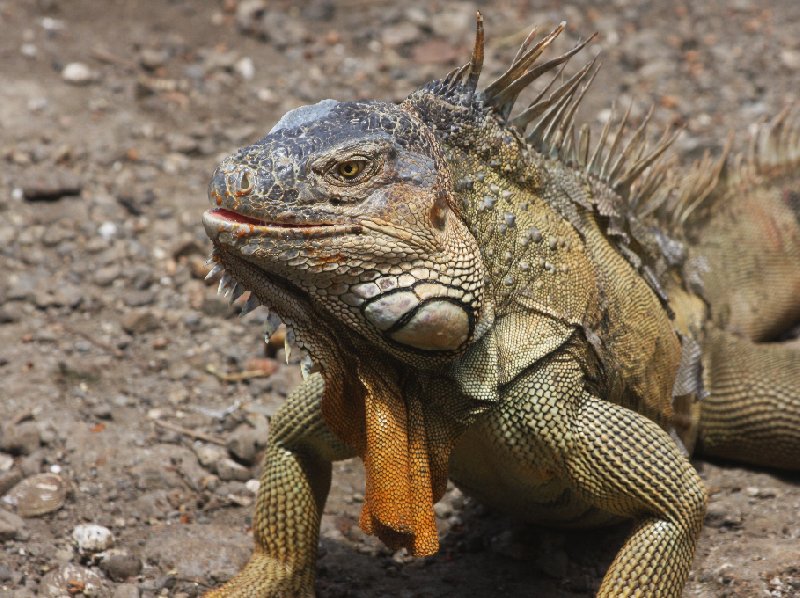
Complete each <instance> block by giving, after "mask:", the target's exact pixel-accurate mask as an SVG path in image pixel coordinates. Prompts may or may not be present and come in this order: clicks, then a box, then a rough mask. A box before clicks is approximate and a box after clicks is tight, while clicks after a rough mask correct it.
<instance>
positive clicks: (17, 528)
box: [0, 509, 25, 542]
mask: <svg viewBox="0 0 800 598" xmlns="http://www.w3.org/2000/svg"><path fill="white" fill-rule="evenodd" d="M24 527H25V522H24V521H23V520H22V517H20V516H19V515H15V514H14V513H12V512H11V511H6V510H5V509H0V542H5V541H6V540H13V539H14V538H16V537H17V536H19V534H20V532H21V531H22V530H23V528H24Z"/></svg>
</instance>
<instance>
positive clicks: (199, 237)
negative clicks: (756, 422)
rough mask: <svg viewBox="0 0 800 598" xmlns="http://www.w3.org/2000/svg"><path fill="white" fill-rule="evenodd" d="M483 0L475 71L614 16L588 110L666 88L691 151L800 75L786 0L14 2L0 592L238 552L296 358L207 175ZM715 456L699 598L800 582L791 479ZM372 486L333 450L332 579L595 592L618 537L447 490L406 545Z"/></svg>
mask: <svg viewBox="0 0 800 598" xmlns="http://www.w3.org/2000/svg"><path fill="white" fill-rule="evenodd" d="M476 7H478V8H480V9H481V11H482V12H483V14H484V16H485V21H486V34H487V36H486V42H487V56H486V67H485V69H484V82H488V81H490V80H491V77H492V76H493V75H496V74H498V73H499V72H501V71H502V70H503V68H504V67H505V66H507V65H508V64H509V63H510V60H511V58H512V57H513V55H514V53H515V52H516V48H517V47H518V45H519V44H520V43H521V42H522V40H523V39H524V38H525V36H526V35H527V33H528V32H529V30H530V28H531V26H533V25H537V26H539V27H540V31H542V32H545V31H547V30H549V29H550V28H551V27H553V26H554V25H555V24H557V23H558V22H559V21H561V20H566V21H567V22H568V28H567V31H566V32H565V34H564V35H563V36H562V39H561V40H559V42H558V43H557V44H555V46H556V47H555V48H554V50H553V51H554V52H556V51H562V50H564V49H566V48H567V47H569V46H570V45H572V44H573V43H575V41H576V40H577V39H578V38H579V37H585V36H588V35H589V34H591V33H593V32H595V31H597V32H598V33H599V36H598V39H597V41H596V42H595V43H594V44H592V46H590V47H589V48H588V49H587V50H585V51H584V52H583V55H584V58H583V59H581V58H580V57H578V58H576V59H575V61H574V63H575V64H574V65H573V67H572V70H575V69H577V68H578V67H579V66H580V65H581V64H582V63H583V60H587V59H588V58H589V57H591V56H593V55H594V54H596V53H598V52H601V53H602V61H603V68H602V71H601V74H600V76H599V77H598V79H597V81H596V82H595V85H594V91H593V92H592V93H590V94H589V97H588V98H587V99H586V101H585V102H584V106H583V108H582V117H581V118H582V119H583V120H584V121H586V122H589V123H590V124H591V125H592V126H593V127H596V128H599V127H600V126H602V124H603V122H605V121H606V120H608V118H609V116H610V110H609V108H610V106H611V103H612V102H613V101H616V102H617V104H618V105H619V106H621V107H623V108H626V107H627V106H628V105H631V106H632V114H633V119H634V121H635V120H637V119H639V118H641V116H642V115H643V114H645V113H646V111H647V110H648V109H649V107H650V106H651V105H655V107H656V113H655V117H654V124H655V126H654V127H653V128H652V134H653V136H656V135H657V134H658V132H659V130H660V129H661V128H663V127H668V126H681V127H684V129H685V131H684V133H683V135H682V136H681V138H680V139H679V140H678V142H677V143H676V146H675V147H676V150H677V151H676V153H677V154H679V155H680V156H681V157H682V159H683V160H691V159H694V158H697V157H699V156H701V155H702V154H703V153H704V152H705V151H710V152H712V153H713V152H716V151H718V150H719V148H720V146H721V144H722V141H723V140H724V138H725V135H726V134H727V132H728V131H731V130H732V131H734V133H735V134H736V136H737V138H738V140H739V142H740V147H741V142H742V140H743V139H744V138H745V136H746V134H747V131H748V127H749V124H750V123H754V122H758V121H761V120H764V119H767V118H770V117H772V116H774V115H776V114H777V113H778V112H779V111H780V110H781V109H782V108H783V107H785V106H786V105H787V104H789V103H791V102H793V101H796V100H797V96H798V92H799V91H800V3H798V2H797V0H772V1H760V2H759V1H756V0H731V1H725V2H723V1H714V0H711V1H705V2H688V1H687V2H682V1H669V2H667V1H651V2H648V1H645V0H640V1H637V0H613V1H611V2H589V1H574V2H570V3H563V2H556V1H555V0H538V1H506V2H502V1H497V2H478V3H469V2H455V1H453V2H450V1H433V2H426V1H422V0H406V1H404V2H373V1H368V0H342V1H340V2H334V1H323V0H319V1H313V0H308V1H301V2H290V1H282V0H273V1H267V0H218V1H210V0H209V1H202V2H201V1H190V0H170V1H156V0H140V1H134V0H130V1H121V0H106V1H103V2H97V1H90V0H71V1H70V0H37V1H34V0H0V266H1V268H0V272H1V273H0V597H2V598H5V597H9V598H10V597H13V598H27V597H30V596H65V595H78V596H80V595H87V596H89V595H91V596H113V597H116V598H133V597H137V596H142V597H150V596H164V595H166V596H195V595H197V594H198V593H199V592H201V591H202V590H203V589H204V588H205V587H207V585H208V584H213V583H217V582H220V581H224V580H225V579H227V578H229V577H230V576H231V575H232V574H233V572H234V571H235V570H237V569H238V568H239V567H240V566H241V565H242V563H243V562H244V561H245V559H246V558H247V555H248V554H249V551H250V549H251V539H250V537H249V531H250V528H249V524H250V523H251V515H252V513H251V512H252V507H253V502H254V492H255V490H256V488H257V481H256V480H257V479H258V474H259V461H260V456H261V452H262V450H263V447H264V442H265V440H266V438H267V435H268V430H269V419H270V417H271V415H272V414H273V413H274V412H275V410H276V409H277V408H278V407H279V406H280V404H281V402H282V401H283V399H284V398H285V396H286V393H287V391H288V390H290V389H291V388H292V387H293V386H294V385H295V384H297V383H298V382H299V380H300V374H299V368H298V367H297V365H296V364H295V363H292V364H290V365H288V366H287V365H285V360H284V357H285V355H284V349H283V343H282V340H281V338H280V334H279V335H277V338H275V339H274V341H273V342H272V343H270V344H269V345H265V344H264V342H263V338H262V332H261V330H262V324H263V320H264V319H265V317H266V314H265V313H263V311H257V312H255V313H252V314H250V315H248V316H246V317H245V318H242V319H240V318H238V317H237V315H238V313H239V311H240V310H239V307H238V306H237V305H234V306H229V305H228V302H227V301H226V300H225V299H224V298H222V297H217V295H216V287H215V285H211V284H207V283H205V282H204V281H203V278H204V276H205V274H206V272H207V266H206V265H205V263H204V262H205V259H206V257H207V255H208V251H209V245H208V243H207V241H206V239H205V236H204V234H203V232H202V227H201V225H200V215H201V213H202V211H203V210H204V209H205V206H206V204H207V199H206V185H207V182H208V179H209V176H210V173H211V172H212V170H213V168H214V166H215V164H216V162H217V161H218V160H219V159H220V158H221V157H222V156H224V155H226V154H227V153H229V152H231V151H233V150H234V149H236V148H237V147H239V146H241V145H244V144H247V143H251V142H252V141H254V140H256V139H258V138H259V137H260V136H262V135H263V134H264V133H265V132H266V131H268V130H269V129H270V128H271V126H272V125H273V124H274V122H275V121H276V120H277V119H278V118H279V117H280V116H281V115H282V114H283V113H284V112H285V111H287V110H289V109H291V108H294V107H297V106H298V105H301V104H307V103H312V102H316V101H318V100H320V99H323V98H328V97H331V98H334V99H339V100H346V99H367V98H380V99H389V100H401V99H402V98H403V97H405V96H406V95H407V94H408V93H410V92H411V91H412V90H413V89H414V88H416V87H417V86H419V85H422V84H424V83H425V82H427V81H428V80H430V79H432V78H437V77H440V76H443V75H444V74H445V73H446V72H447V71H449V70H450V69H452V68H454V67H456V66H459V65H461V64H463V63H464V62H466V61H467V60H468V58H469V53H470V50H471V47H472V44H473V35H474V14H475V9H476ZM293 359H294V357H293ZM698 466H699V467H700V468H701V470H702V472H703V476H704V478H705V479H706V482H707V484H708V487H709V488H710V490H711V492H712V497H711V502H710V505H709V514H708V517H707V520H706V528H705V531H704V532H703V537H702V539H701V542H700V547H699V549H698V556H697V559H696V563H695V567H694V570H693V572H692V577H691V579H690V582H689V585H688V587H687V590H686V596H703V597H709V598H710V597H718V596H728V597H732V596H741V597H745V596H747V597H751V596H772V597H782V596H787V597H788V596H796V595H798V593H800V568H798V563H800V522H799V521H798V519H797V516H796V514H797V513H798V512H799V511H800V488H798V483H797V481H798V480H797V479H796V478H795V479H792V478H778V477H776V476H774V475H771V474H770V473H765V472H757V471H753V470H743V469H739V468H736V467H730V466H724V465H720V464H710V463H698ZM363 491H364V489H363V477H362V472H361V469H360V464H359V463H356V462H345V463H341V464H337V465H336V466H335V469H334V481H333V488H332V494H331V498H330V500H329V503H328V505H327V507H326V516H325V519H324V521H323V527H322V535H321V551H320V555H321V557H320V560H319V563H318V584H317V588H318V592H319V595H320V596H348V597H372V596H402V597H416V596H420V597H422V596H424V597H430V596H437V597H438V596H454V595H465V594H468V595H471V596H485V597H489V596H498V595H506V596H523V595H525V596H530V595H537V596H548V597H549V596H564V597H566V596H569V597H578V596H590V595H592V594H593V591H594V590H596V588H597V584H598V583H599V580H600V578H601V576H602V573H603V572H604V570H605V567H606V566H607V564H608V563H609V562H610V560H611V558H613V555H614V552H615V550H616V549H617V548H618V546H619V544H620V543H621V542H622V539H623V538H624V535H625V531H626V530H625V528H624V527H623V528H620V529H614V530H610V531H607V530H603V531H597V532H591V533H588V534H587V533H585V532H580V533H575V534H572V533H563V532H556V531H547V530H541V529H532V528H528V527H524V526H520V525H519V524H516V523H514V522H512V521H510V520H507V519H505V518H503V517H502V516H499V515H496V514H492V513H488V512H486V511H485V510H484V509H483V508H482V507H481V506H480V505H477V504H475V503H474V502H473V501H471V500H470V499H469V498H468V497H465V496H464V495H463V494H462V493H461V492H460V491H459V490H457V489H454V488H451V489H450V490H449V491H448V493H447V495H446V496H445V498H444V500H443V501H442V502H441V503H440V504H438V505H437V507H436V513H437V521H438V524H439V526H440V529H441V532H442V534H443V544H442V551H441V553H440V554H439V555H437V556H435V557H432V558H429V559H425V560H412V559H409V558H408V557H407V556H405V555H404V554H403V553H392V552H391V551H389V550H387V549H386V548H384V547H383V546H382V545H380V543H379V542H377V541H376V540H375V539H374V538H368V537H365V536H364V534H363V533H361V531H360V530H359V529H358V525H357V521H358V513H359V510H360V506H361V504H360V503H361V501H362V500H363ZM87 526H89V527H87ZM92 526H94V527H92Z"/></svg>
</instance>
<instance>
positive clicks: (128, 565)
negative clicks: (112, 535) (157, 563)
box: [100, 548, 142, 581]
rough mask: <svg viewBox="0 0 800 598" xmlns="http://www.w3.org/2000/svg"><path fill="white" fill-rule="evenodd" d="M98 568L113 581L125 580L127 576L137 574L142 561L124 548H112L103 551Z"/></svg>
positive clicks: (140, 568)
mask: <svg viewBox="0 0 800 598" xmlns="http://www.w3.org/2000/svg"><path fill="white" fill-rule="evenodd" d="M100 569H102V570H103V571H104V572H105V574H106V575H108V576H109V577H110V578H111V579H112V580H114V581H125V580H126V579H128V578H129V577H133V576H135V575H139V572H140V571H141V570H142V561H141V559H139V558H138V557H137V556H135V555H133V554H131V553H130V552H128V551H127V550H125V549H122V548H112V549H111V550H106V551H105V552H104V553H103V556H102V558H101V559H100Z"/></svg>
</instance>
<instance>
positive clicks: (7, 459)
mask: <svg viewBox="0 0 800 598" xmlns="http://www.w3.org/2000/svg"><path fill="white" fill-rule="evenodd" d="M12 467H14V457H12V456H11V455H7V454H5V453H0V473H5V472H7V471H9V470H10V469H11V468H12Z"/></svg>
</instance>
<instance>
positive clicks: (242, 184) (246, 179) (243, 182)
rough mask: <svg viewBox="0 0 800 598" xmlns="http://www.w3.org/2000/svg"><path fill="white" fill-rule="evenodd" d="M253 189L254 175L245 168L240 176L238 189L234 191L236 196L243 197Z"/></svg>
mask: <svg viewBox="0 0 800 598" xmlns="http://www.w3.org/2000/svg"><path fill="white" fill-rule="evenodd" d="M252 190H253V177H252V175H251V174H250V173H249V172H248V171H247V170H245V171H243V172H242V175H241V176H240V177H239V183H238V185H237V186H236V191H235V192H234V193H235V195H236V197H241V196H243V195H249V194H250V192H251V191H252Z"/></svg>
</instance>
